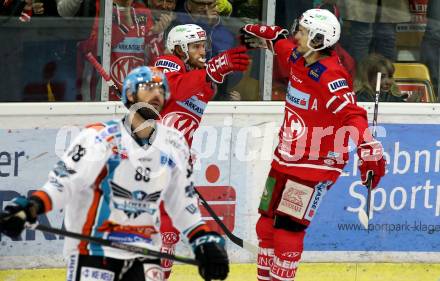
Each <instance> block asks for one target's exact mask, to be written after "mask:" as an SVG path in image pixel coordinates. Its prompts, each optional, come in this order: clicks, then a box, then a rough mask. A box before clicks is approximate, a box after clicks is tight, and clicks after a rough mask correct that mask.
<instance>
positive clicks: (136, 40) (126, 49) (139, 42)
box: [112, 37, 145, 54]
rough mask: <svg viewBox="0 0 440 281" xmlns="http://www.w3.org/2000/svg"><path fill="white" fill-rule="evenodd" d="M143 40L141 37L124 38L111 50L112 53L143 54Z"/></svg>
mask: <svg viewBox="0 0 440 281" xmlns="http://www.w3.org/2000/svg"><path fill="white" fill-rule="evenodd" d="M144 46H145V39H144V38H143V37H125V38H124V40H122V42H120V43H118V45H116V47H114V48H113V49H112V52H117V53H130V54H133V53H135V54H143V53H144Z"/></svg>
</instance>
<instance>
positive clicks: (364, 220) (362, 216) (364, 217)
mask: <svg viewBox="0 0 440 281" xmlns="http://www.w3.org/2000/svg"><path fill="white" fill-rule="evenodd" d="M381 79H382V73H381V72H378V73H377V79H376V95H375V97H374V114H373V137H374V138H376V127H377V114H378V111H379V97H380V82H381ZM373 176H374V173H373V171H371V172H369V173H368V178H367V184H366V186H367V189H368V195H367V206H366V209H367V211H366V212H365V211H364V209H359V212H358V217H359V221H360V222H361V224H362V225H363V226H364V227H365V229H368V223H369V221H370V209H371V189H372V188H371V185H372V183H373Z"/></svg>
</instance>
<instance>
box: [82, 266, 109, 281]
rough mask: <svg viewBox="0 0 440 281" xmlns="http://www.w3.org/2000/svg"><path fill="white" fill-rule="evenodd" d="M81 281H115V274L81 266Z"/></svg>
mask: <svg viewBox="0 0 440 281" xmlns="http://www.w3.org/2000/svg"><path fill="white" fill-rule="evenodd" d="M80 280H81V281H113V280H115V273H114V272H112V271H110V270H105V269H99V268H96V267H88V266H81V277H80Z"/></svg>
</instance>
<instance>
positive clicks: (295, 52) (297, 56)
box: [289, 48, 302, 63]
mask: <svg viewBox="0 0 440 281" xmlns="http://www.w3.org/2000/svg"><path fill="white" fill-rule="evenodd" d="M301 56H302V55H301V53H300V52H298V48H295V49H293V51H292V53H291V54H290V58H289V60H290V61H291V62H293V63H295V62H296V61H297V60H298V59H300V58H301Z"/></svg>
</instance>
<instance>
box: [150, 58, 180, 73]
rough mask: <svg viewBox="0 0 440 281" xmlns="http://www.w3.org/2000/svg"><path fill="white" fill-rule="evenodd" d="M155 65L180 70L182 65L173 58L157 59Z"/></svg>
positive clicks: (170, 69) (169, 69)
mask: <svg viewBox="0 0 440 281" xmlns="http://www.w3.org/2000/svg"><path fill="white" fill-rule="evenodd" d="M154 66H156V67H161V68H166V69H168V71H179V70H180V65H179V64H178V63H175V62H173V61H171V60H167V59H160V60H158V61H156V62H155V63H154Z"/></svg>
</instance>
